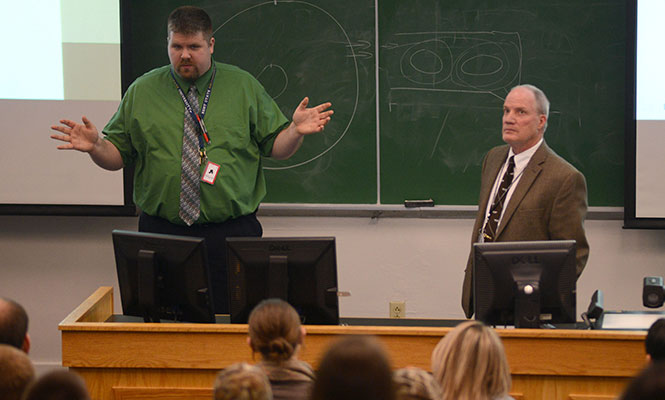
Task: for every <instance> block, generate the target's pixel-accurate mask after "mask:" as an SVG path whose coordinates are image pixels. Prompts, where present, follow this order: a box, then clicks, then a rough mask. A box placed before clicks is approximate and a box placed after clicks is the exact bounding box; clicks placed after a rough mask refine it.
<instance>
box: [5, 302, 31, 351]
mask: <svg viewBox="0 0 665 400" xmlns="http://www.w3.org/2000/svg"><path fill="white" fill-rule="evenodd" d="M26 333H28V314H27V313H26V312H25V309H24V308H23V307H22V306H21V305H20V304H18V303H17V302H15V301H14V300H11V299H6V298H0V343H3V344H8V345H10V346H14V347H16V348H17V349H22V348H23V342H24V341H25V335H26Z"/></svg>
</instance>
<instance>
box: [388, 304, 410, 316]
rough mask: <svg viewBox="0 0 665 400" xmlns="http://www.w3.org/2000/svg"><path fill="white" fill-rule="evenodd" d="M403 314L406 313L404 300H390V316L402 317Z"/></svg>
mask: <svg viewBox="0 0 665 400" xmlns="http://www.w3.org/2000/svg"><path fill="white" fill-rule="evenodd" d="M405 315H406V302H404V301H391V302H390V318H404V316H405Z"/></svg>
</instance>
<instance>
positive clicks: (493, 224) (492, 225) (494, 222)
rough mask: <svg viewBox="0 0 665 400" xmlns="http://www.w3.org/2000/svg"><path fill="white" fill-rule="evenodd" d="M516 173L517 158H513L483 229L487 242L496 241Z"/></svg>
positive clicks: (509, 161)
mask: <svg viewBox="0 0 665 400" xmlns="http://www.w3.org/2000/svg"><path fill="white" fill-rule="evenodd" d="M514 173H515V156H511V157H510V159H509V160H508V167H507V168H506V172H504V174H503V177H502V178H501V183H500V184H499V190H497V192H496V194H495V195H494V202H493V203H492V207H491V208H490V213H489V217H488V220H487V223H486V224H485V229H483V238H484V240H485V242H493V241H495V240H496V233H497V228H498V227H499V220H500V219H501V212H502V211H503V206H504V203H505V201H506V196H507V194H508V189H510V185H511V184H512V183H513V174H514Z"/></svg>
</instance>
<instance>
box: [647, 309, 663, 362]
mask: <svg viewBox="0 0 665 400" xmlns="http://www.w3.org/2000/svg"><path fill="white" fill-rule="evenodd" d="M644 347H645V348H646V351H647V354H648V355H649V356H650V357H651V360H652V361H665V318H660V319H659V320H657V321H656V322H654V323H653V324H652V325H651V327H649V331H648V332H647V338H646V340H645V341H644Z"/></svg>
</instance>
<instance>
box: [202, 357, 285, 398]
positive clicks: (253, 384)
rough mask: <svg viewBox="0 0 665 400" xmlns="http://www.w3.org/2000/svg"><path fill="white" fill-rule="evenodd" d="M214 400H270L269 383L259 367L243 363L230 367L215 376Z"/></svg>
mask: <svg viewBox="0 0 665 400" xmlns="http://www.w3.org/2000/svg"><path fill="white" fill-rule="evenodd" d="M214 400H272V390H271V389H270V381H268V377H267V376H266V374H265V373H264V372H263V371H262V370H261V369H260V368H259V367H256V366H253V365H249V364H247V363H244V362H241V363H236V364H233V365H230V366H228V367H227V368H224V369H223V370H222V371H221V372H220V373H219V374H217V379H215V385H214Z"/></svg>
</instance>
